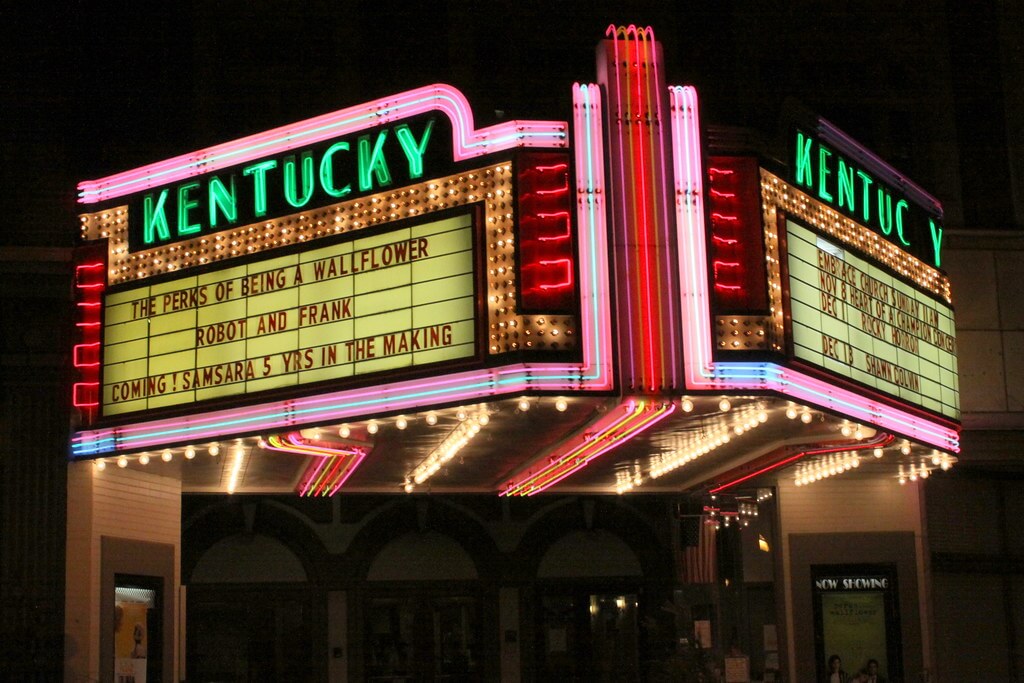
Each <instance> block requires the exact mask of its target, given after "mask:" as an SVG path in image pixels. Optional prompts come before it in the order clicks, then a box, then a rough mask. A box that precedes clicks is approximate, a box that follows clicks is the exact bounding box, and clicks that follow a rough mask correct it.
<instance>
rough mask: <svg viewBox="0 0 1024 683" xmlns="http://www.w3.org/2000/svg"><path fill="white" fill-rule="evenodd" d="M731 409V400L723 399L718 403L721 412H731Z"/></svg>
mask: <svg viewBox="0 0 1024 683" xmlns="http://www.w3.org/2000/svg"><path fill="white" fill-rule="evenodd" d="M730 408H732V403H729V399H727V398H723V399H722V400H721V401H719V402H718V409H719V410H721V411H722V412H723V413H727V412H729V409H730Z"/></svg>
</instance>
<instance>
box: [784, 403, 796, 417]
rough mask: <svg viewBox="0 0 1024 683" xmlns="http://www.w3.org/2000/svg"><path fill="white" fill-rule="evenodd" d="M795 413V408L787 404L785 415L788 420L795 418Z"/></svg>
mask: <svg viewBox="0 0 1024 683" xmlns="http://www.w3.org/2000/svg"><path fill="white" fill-rule="evenodd" d="M796 415H797V412H796V408H794V407H793V406H789V407H788V408H786V417H788V418H789V419H790V420H795V419H796Z"/></svg>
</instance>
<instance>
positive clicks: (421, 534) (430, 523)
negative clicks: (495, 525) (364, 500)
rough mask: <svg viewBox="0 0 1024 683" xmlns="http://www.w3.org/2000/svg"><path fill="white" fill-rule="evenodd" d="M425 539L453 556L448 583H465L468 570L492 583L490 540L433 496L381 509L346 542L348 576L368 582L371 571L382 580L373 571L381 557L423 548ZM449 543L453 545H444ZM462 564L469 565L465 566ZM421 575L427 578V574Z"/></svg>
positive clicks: (494, 562)
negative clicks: (456, 580) (459, 580)
mask: <svg viewBox="0 0 1024 683" xmlns="http://www.w3.org/2000/svg"><path fill="white" fill-rule="evenodd" d="M431 540H434V541H436V542H438V543H439V544H441V545H442V546H445V547H448V548H449V549H450V550H452V551H453V552H455V554H456V556H458V559H457V560H455V561H454V562H455V564H453V565H452V566H451V567H449V569H451V570H452V571H454V572H455V574H456V576H453V578H468V574H469V573H470V568H469V567H470V565H471V566H472V572H471V573H472V577H471V578H474V579H476V578H479V579H487V578H492V577H495V576H496V575H497V573H498V571H499V570H498V567H499V566H500V560H499V552H498V549H497V547H496V545H495V543H494V539H493V538H492V537H491V535H490V534H489V533H488V531H487V529H485V528H484V527H483V526H482V525H481V524H480V522H479V521H478V520H477V519H475V518H474V517H473V516H471V515H468V514H466V511H464V510H462V509H461V508H459V507H457V506H455V505H451V504H449V503H448V502H446V501H445V500H444V499H442V498H439V497H438V498H429V499H427V498H419V497H407V498H405V499H403V500H402V501H401V502H399V503H397V504H395V505H391V506H389V507H388V508H387V509H385V510H381V511H380V512H379V513H378V514H376V515H375V516H374V517H373V519H371V520H369V522H368V523H367V524H366V525H365V526H364V527H363V528H362V529H360V531H359V533H358V535H357V536H356V537H355V538H354V539H353V540H352V543H351V544H350V545H349V557H350V559H351V561H352V566H353V570H354V573H355V575H356V576H360V577H366V578H369V577H370V575H371V571H372V572H374V573H375V574H376V575H377V576H382V575H383V574H382V571H381V568H380V566H379V565H376V566H375V563H376V562H377V560H378V558H379V557H381V556H382V553H391V556H392V557H394V558H398V557H401V556H402V555H403V554H406V555H407V554H408V553H409V552H410V551H412V550H414V549H415V548H421V549H422V548H425V544H427V543H429V542H430V541H431ZM452 543H453V544H455V545H454V546H452V545H450V544H452ZM456 547H457V548H458V549H460V550H461V553H459V552H457V551H456ZM467 560H468V562H469V563H470V565H467V564H466V561H467ZM425 571H426V572H427V574H428V575H429V573H430V571H429V570H425Z"/></svg>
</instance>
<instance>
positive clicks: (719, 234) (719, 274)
mask: <svg viewBox="0 0 1024 683" xmlns="http://www.w3.org/2000/svg"><path fill="white" fill-rule="evenodd" d="M758 178H759V172H758V164H757V159H756V158H754V157H711V158H710V159H709V167H708V213H709V223H710V225H711V277H712V281H713V283H714V307H715V312H716V313H762V312H764V311H765V310H766V309H767V308H768V283H767V280H766V270H765V262H764V259H765V254H764V230H763V227H762V225H761V200H760V197H761V193H760V187H759V181H758Z"/></svg>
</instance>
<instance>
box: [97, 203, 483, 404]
mask: <svg viewBox="0 0 1024 683" xmlns="http://www.w3.org/2000/svg"><path fill="white" fill-rule="evenodd" d="M471 226H472V223H471V218H470V217H469V216H457V217H453V218H449V219H445V220H441V221H435V222H432V223H427V224H423V225H419V226H414V227H410V228H401V229H399V230H395V231H391V232H388V233H384V234H380V235H376V236H373V237H368V238H361V239H356V240H351V241H346V242H341V243H338V244H334V245H332V246H329V247H322V248H318V249H313V250H309V251H306V252H303V253H296V254H291V255H289V256H284V257H279V258H274V259H269V260H263V261H257V262H253V263H250V264H248V265H243V266H234V267H232V266H227V267H225V268H221V269H218V270H216V271H210V272H207V273H203V274H200V275H196V276H192V277H185V278H180V279H176V280H174V281H171V282H165V283H161V284H158V285H149V286H146V287H136V288H131V289H126V290H122V291H119V292H115V293H112V294H110V295H108V296H107V298H106V302H105V320H104V347H103V350H104V357H103V362H104V375H103V398H104V414H106V415H113V414H120V413H126V412H132V411H136V410H144V409H150V408H154V407H161V406H172V405H178V404H182V403H190V402H193V401H198V400H204V399H207V398H214V397H225V396H233V395H240V394H248V393H252V392H255V391H261V390H265V389H273V388H279V387H286V386H292V385H298V384H306V383H309V382H316V381H322V380H327V379H339V378H344V377H349V376H355V375H361V374H366V373H370V372H379V371H386V370H394V369H399V368H403V367H411V366H414V365H421V364H425V363H434V362H439V361H445V360H454V359H458V358H465V357H469V356H472V355H473V354H474V349H475V343H476V340H475V322H474V320H475V315H474V310H475V304H474V301H475V294H474V276H473V255H472V234H471Z"/></svg>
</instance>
